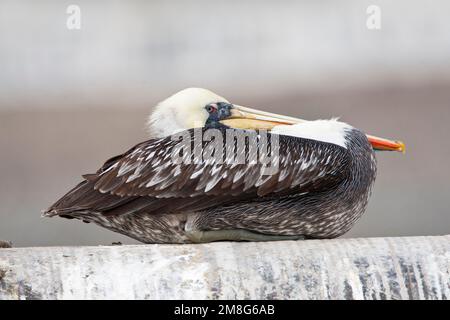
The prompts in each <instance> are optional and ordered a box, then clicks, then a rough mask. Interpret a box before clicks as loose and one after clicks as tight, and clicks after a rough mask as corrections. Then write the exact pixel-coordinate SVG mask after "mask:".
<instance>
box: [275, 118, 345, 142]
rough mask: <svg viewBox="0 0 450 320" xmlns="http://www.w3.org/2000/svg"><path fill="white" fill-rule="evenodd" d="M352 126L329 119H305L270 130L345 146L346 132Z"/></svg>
mask: <svg viewBox="0 0 450 320" xmlns="http://www.w3.org/2000/svg"><path fill="white" fill-rule="evenodd" d="M352 128H353V127H352V126H350V125H349V124H347V123H344V122H340V121H337V120H336V119H331V120H316V121H305V122H302V123H299V124H294V125H281V126H276V127H274V128H273V129H272V130H271V132H272V133H276V134H280V135H285V136H292V137H298V138H305V139H311V140H316V141H322V142H327V143H332V144H335V145H338V146H341V147H343V148H347V143H348V140H347V138H346V137H347V133H348V132H349V130H351V129H352Z"/></svg>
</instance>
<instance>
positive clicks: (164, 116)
mask: <svg viewBox="0 0 450 320" xmlns="http://www.w3.org/2000/svg"><path fill="white" fill-rule="evenodd" d="M306 122H308V123H310V121H307V120H302V119H298V118H293V117H289V116H283V115H279V114H275V113H270V112H265V111H260V110H257V109H253V108H248V107H243V106H239V105H237V104H232V103H230V102H229V101H228V100H227V99H225V98H223V97H221V96H219V95H217V94H215V93H214V92H211V91H209V90H207V89H202V88H188V89H184V90H181V91H179V92H177V93H175V94H174V95H172V96H170V97H169V98H167V99H166V100H164V101H162V102H160V103H159V104H158V105H157V106H156V107H155V109H154V111H153V112H152V114H151V115H150V117H149V119H148V131H149V133H150V135H151V137H152V138H162V137H166V136H170V135H172V134H174V133H177V132H180V131H183V130H188V129H193V128H201V127H213V128H214V127H220V126H222V127H228V128H235V129H248V130H261V129H263V130H268V131H271V130H272V129H274V128H275V127H279V126H285V125H296V127H297V126H298V129H299V130H302V126H301V124H302V123H306ZM309 127H310V126H309ZM305 128H306V126H305ZM275 131H276V130H275ZM367 138H368V140H369V141H370V143H371V144H372V146H373V147H374V149H375V150H391V151H404V145H403V143H401V142H397V141H391V140H387V139H382V138H378V137H375V136H369V135H368V136H367Z"/></svg>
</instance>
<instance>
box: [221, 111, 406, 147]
mask: <svg viewBox="0 0 450 320" xmlns="http://www.w3.org/2000/svg"><path fill="white" fill-rule="evenodd" d="M233 106H234V108H233V109H231V116H229V117H228V118H227V119H223V120H220V122H221V123H222V124H224V125H226V126H228V127H231V128H235V129H247V130H248V129H252V130H272V129H273V127H275V126H279V125H293V124H300V123H303V122H307V121H308V120H303V119H299V118H294V117H288V116H284V115H280V114H276V113H271V112H266V111H261V110H257V109H253V108H248V107H243V106H238V105H233ZM367 139H368V140H369V142H370V144H371V145H372V147H373V149H374V150H380V151H381V150H383V151H399V152H403V153H404V152H405V144H404V143H403V142H401V141H392V140H388V139H383V138H378V137H375V136H371V135H367Z"/></svg>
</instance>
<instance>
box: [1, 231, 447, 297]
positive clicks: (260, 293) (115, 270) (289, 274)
mask: <svg viewBox="0 0 450 320" xmlns="http://www.w3.org/2000/svg"><path fill="white" fill-rule="evenodd" d="M449 297H450V236H437V237H405V238H371V239H336V240H309V241H285V242H265V243H232V242H222V243H211V244H202V245H136V246H111V247H109V246H108V247H47V248H17V249H0V299H447V298H449Z"/></svg>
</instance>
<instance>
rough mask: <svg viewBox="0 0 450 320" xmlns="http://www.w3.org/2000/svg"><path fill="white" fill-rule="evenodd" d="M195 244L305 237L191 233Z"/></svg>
mask: <svg viewBox="0 0 450 320" xmlns="http://www.w3.org/2000/svg"><path fill="white" fill-rule="evenodd" d="M187 236H188V238H189V240H191V241H192V242H193V243H205V242H213V241H282V240H304V239H305V237H304V236H283V235H272V234H263V233H258V232H253V231H249V230H244V229H233V230H214V231H199V230H197V231H190V232H189V233H187Z"/></svg>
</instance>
